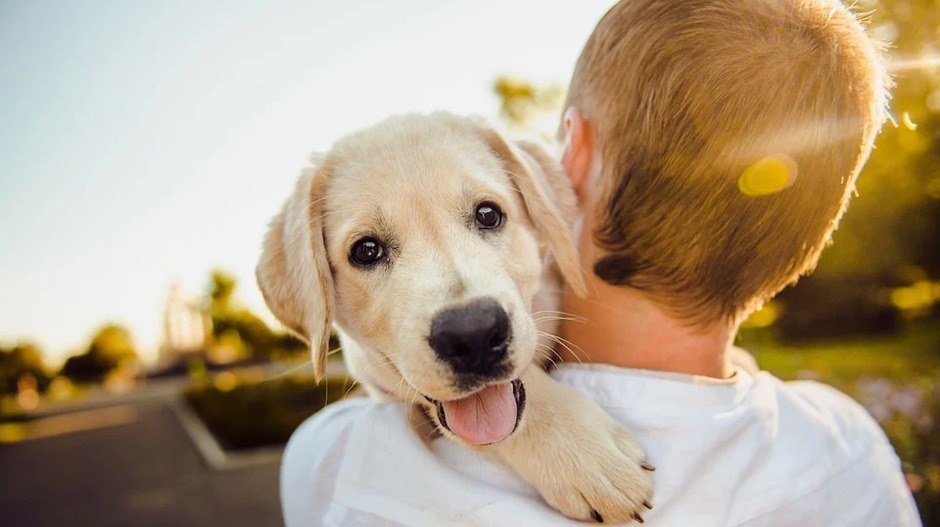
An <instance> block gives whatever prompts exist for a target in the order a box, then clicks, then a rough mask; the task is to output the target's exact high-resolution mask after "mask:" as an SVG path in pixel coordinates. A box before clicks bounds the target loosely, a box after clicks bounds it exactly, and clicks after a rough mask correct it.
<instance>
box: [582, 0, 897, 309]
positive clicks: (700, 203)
mask: <svg viewBox="0 0 940 527" xmlns="http://www.w3.org/2000/svg"><path fill="white" fill-rule="evenodd" d="M888 83H889V80H888V77H887V74H886V72H885V68H884V66H883V63H882V60H881V54H880V51H879V48H878V46H877V45H876V43H875V42H874V41H872V40H871V39H870V38H869V37H868V36H867V35H866V33H865V31H864V29H863V27H862V25H861V24H860V23H859V21H858V20H857V19H856V18H855V17H854V16H853V15H852V13H851V12H849V10H848V9H846V8H845V7H844V6H843V5H842V4H841V3H839V2H836V1H830V0H817V1H802V0H684V1H682V2H675V1H671V0H624V1H621V2H620V3H618V4H617V5H615V6H614V7H613V8H611V9H610V11H609V12H608V13H607V14H606V15H605V16H604V18H603V19H602V20H601V21H600V23H599V24H598V25H597V28H596V29H595V30H594V33H593V34H592V35H591V37H590V39H589V40H588V42H587V44H586V45H585V48H584V50H583V52H582V54H581V57H580V58H579V60H578V63H577V66H576V69H575V72H574V76H573V77H572V81H571V85H570V88H569V92H568V101H567V105H566V106H568V107H571V106H574V107H577V108H578V109H579V110H580V111H581V112H582V114H583V115H584V116H585V117H586V118H587V119H588V121H589V122H590V123H591V124H592V125H593V129H594V131H595V134H596V143H595V144H597V145H598V148H599V149H600V150H599V155H600V159H601V169H602V172H601V181H602V184H603V189H602V196H604V199H603V201H602V202H601V205H603V206H602V207H600V209H601V210H600V212H599V215H600V216H599V217H598V218H597V222H598V223H597V224H598V227H597V229H596V231H595V232H594V238H595V241H596V243H597V245H598V246H599V247H600V248H601V249H602V250H603V251H604V255H603V256H602V257H601V258H600V259H599V260H598V261H597V262H596V263H595V265H594V272H595V273H596V274H597V275H598V276H599V277H600V278H602V279H604V280H605V281H607V282H608V283H611V284H615V285H626V286H630V287H633V288H636V289H638V290H641V291H645V292H647V293H649V294H651V295H653V296H654V297H656V298H659V299H661V300H662V301H663V303H664V304H665V305H666V306H667V307H669V308H670V309H671V310H673V311H674V312H675V313H676V314H677V315H678V316H680V317H682V318H685V319H687V320H690V321H692V322H693V323H700V324H701V323H709V322H712V321H715V320H719V319H723V318H724V319H732V320H737V319H739V318H740V317H742V316H744V315H746V314H748V313H749V312H750V311H751V310H752V309H754V308H755V307H757V306H759V305H760V304H761V303H762V302H763V301H765V300H766V299H768V298H770V297H772V296H773V295H775V294H776V293H777V292H779V291H780V290H781V289H782V288H783V287H785V286H786V285H787V284H789V283H792V282H794V281H795V280H796V279H797V278H798V277H799V276H800V275H801V274H804V273H807V272H809V271H810V270H812V269H813V267H814V266H815V264H816V261H817V259H818V258H819V254H820V252H821V251H822V248H823V246H824V245H825V244H826V242H827V241H828V239H829V237H830V235H831V233H832V231H833V230H834V229H835V227H836V224H837V222H838V220H839V218H840V217H841V215H842V213H843V212H844V210H845V208H846V206H847V203H848V200H849V197H850V195H851V193H852V192H853V187H854V181H855V178H856V176H857V175H858V172H859V170H860V169H861V166H862V165H863V164H864V162H865V160H866V159H867V156H868V153H869V151H870V150H871V148H872V143H873V141H874V138H875V135H876V134H877V132H878V130H879V129H880V127H881V124H882V122H883V121H884V118H885V115H886V113H885V104H886V99H887V95H886V93H887V85H888ZM762 171H763V172H765V173H764V174H763V175H762ZM768 171H769V172H768ZM781 171H783V174H781ZM781 176H782V179H781ZM755 177H756V178H757V182H756V183H754V181H751V182H750V183H748V181H750V180H753V179H754V178H755ZM761 178H763V179H764V180H769V181H770V183H769V187H768V183H767V182H766V181H764V182H762V181H761ZM750 187H756V189H755V188H750Z"/></svg>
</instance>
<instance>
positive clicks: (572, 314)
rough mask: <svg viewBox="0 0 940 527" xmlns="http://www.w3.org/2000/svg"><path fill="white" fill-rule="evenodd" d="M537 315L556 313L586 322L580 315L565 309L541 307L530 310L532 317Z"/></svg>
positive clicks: (569, 318)
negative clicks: (536, 309)
mask: <svg viewBox="0 0 940 527" xmlns="http://www.w3.org/2000/svg"><path fill="white" fill-rule="evenodd" d="M539 315H557V316H559V317H565V318H566V319H568V320H580V321H582V322H587V320H588V319H586V318H584V317H582V316H579V315H575V314H574V313H568V312H567V311H552V310H550V309H542V310H539V311H533V312H532V316H533V317H537V316H539Z"/></svg>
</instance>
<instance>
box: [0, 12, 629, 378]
mask: <svg viewBox="0 0 940 527" xmlns="http://www.w3.org/2000/svg"><path fill="white" fill-rule="evenodd" d="M612 3H613V0H578V1H577V2H575V1H556V2H549V1H535V0H513V1H505V0H503V1H491V0H467V1H464V0H460V1H446V0H445V1H440V0H439V1H432V0H400V1H390V2H363V1H360V2H353V1H349V0H347V1H339V0H335V1H326V0H307V1H300V0H296V1H295V0H291V1H260V0H258V1H253V2H249V1H240V0H234V1H233V0H226V1H221V0H203V1H199V2H182V1H173V0H165V1H156V0H136V1H134V2H121V1H118V0H111V1H102V0H85V1H82V2H74V1H70V0H63V1H52V0H21V1H17V0H13V1H5V2H2V3H0V101H2V102H0V345H12V344H15V343H16V342H19V341H22V340H28V341H31V342H35V343H37V344H39V345H40V346H41V347H42V348H43V349H44V350H45V351H46V353H47V361H48V362H49V363H50V364H52V365H55V364H58V363H59V362H61V361H62V360H64V358H65V357H67V356H68V355H71V354H74V353H77V352H80V351H81V350H82V348H83V347H84V346H85V345H86V344H87V342H88V340H89V338H90V337H91V335H92V334H93V333H94V331H95V330H96V329H97V328H98V327H100V326H101V325H103V324H105V323H110V322H116V323H120V324H123V325H125V326H126V327H128V328H129V329H130V330H131V332H132V334H133V335H134V338H135V342H136V343H137V345H138V347H139V348H140V351H141V355H142V357H143V358H144V359H145V360H152V359H153V358H154V357H155V353H156V349H157V347H158V345H159V342H160V327H161V316H162V311H163V305H164V302H165V300H166V297H167V294H168V292H169V288H170V285H171V284H172V283H174V282H175V283H179V284H180V285H181V287H182V289H183V290H184V291H187V292H189V293H191V294H198V293H199V292H201V291H203V290H204V289H205V285H206V283H207V280H208V275H209V272H210V270H211V269H213V268H221V269H224V270H226V271H229V272H231V273H233V274H234V275H235V276H236V277H237V278H238V281H239V287H238V290H237V293H236V294H237V297H238V299H239V300H240V301H241V302H242V303H243V304H245V305H246V307H248V308H249V309H251V310H253V311H255V312H256V313H259V314H261V315H262V316H263V317H264V318H266V319H267V320H269V321H273V317H272V316H271V315H270V313H269V312H268V311H267V309H266V308H265V307H264V302H263V301H262V299H261V295H260V293H259V292H258V290H257V286H256V285H255V282H254V274H253V273H254V266H255V263H256V261H257V259H258V255H259V252H260V243H261V239H262V237H263V235H264V231H265V227H266V224H267V222H268V220H269V219H270V218H271V217H272V216H273V215H274V214H275V213H276V212H277V211H278V209H279V208H280V205H281V203H283V201H284V200H285V199H286V198H287V196H288V193H289V192H290V189H291V188H292V186H293V182H294V181H295V179H296V177H297V175H298V174H299V169H300V168H301V167H302V166H303V164H304V162H305V160H306V159H307V158H308V156H309V154H310V153H311V152H317V151H325V150H327V149H329V147H330V145H331V144H332V143H333V142H334V141H335V140H337V139H339V138H340V137H342V136H343V135H345V134H347V133H349V132H351V131H353V130H356V129H359V128H362V127H365V126H368V125H370V124H372V123H375V122H377V121H379V120H381V119H382V118H384V117H386V116H389V115H394V114H399V113H405V112H428V111H433V110H439V109H443V110H449V111H452V112H456V113H461V114H476V115H482V116H484V117H487V118H490V119H495V118H496V116H497V111H498V100H497V99H496V97H495V95H493V93H492V88H491V87H492V82H493V79H494V78H495V77H496V76H497V75H499V74H504V73H508V74H512V75H517V76H521V77H524V78H528V79H530V80H532V81H535V82H537V83H561V84H562V85H565V84H567V80H568V78H569V76H570V74H571V71H572V70H573V68H574V63H575V61H576V60H577V56H578V53H579V52H580V50H581V47H582V45H583V44H584V41H585V40H586V39H587V37H588V35H589V34H590V32H591V30H592V29H593V27H594V24H595V23H596V22H597V20H598V19H599V18H600V17H601V16H602V15H603V13H604V12H605V11H606V10H607V8H608V7H609V6H610V5H611V4H612Z"/></svg>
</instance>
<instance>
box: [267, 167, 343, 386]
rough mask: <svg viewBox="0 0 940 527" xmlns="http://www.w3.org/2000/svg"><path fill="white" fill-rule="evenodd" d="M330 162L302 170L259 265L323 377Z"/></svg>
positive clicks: (279, 310)
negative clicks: (325, 208)
mask: <svg viewBox="0 0 940 527" xmlns="http://www.w3.org/2000/svg"><path fill="white" fill-rule="evenodd" d="M326 167H327V165H326V163H324V164H323V165H321V166H320V167H316V166H313V167H308V168H306V169H304V171H303V172H302V173H301V176H300V178H299V179H298V180H297V186H296V187H295V188H294V192H293V194H291V196H290V198H288V200H287V202H286V203H285V204H284V208H283V209H282V210H281V212H280V214H278V215H277V216H275V217H274V219H273V220H271V224H270V226H269V228H268V234H267V236H265V239H264V247H263V249H262V252H261V259H260V260H259V262H258V267H257V268H256V269H255V276H256V278H257V280H258V287H259V288H260V289H261V293H262V295H263V296H264V300H265V302H266V303H267V304H268V308H270V309H271V312H272V313H274V316H276V317H277V318H278V320H280V321H281V322H282V323H283V324H284V325H285V326H287V327H288V328H290V329H291V330H292V331H293V332H294V333H296V334H297V335H299V336H300V337H301V338H303V339H304V340H305V341H306V342H307V343H308V344H309V345H310V351H311V352H312V353H313V373H314V376H315V377H316V379H317V381H320V380H321V379H323V376H324V374H325V370H326V356H327V352H328V351H329V346H330V330H331V327H332V322H333V298H334V297H333V277H332V273H331V270H330V263H329V261H328V260H327V257H326V246H325V243H324V239H323V218H322V216H323V206H322V196H323V195H324V190H325V188H326V181H327V168H326Z"/></svg>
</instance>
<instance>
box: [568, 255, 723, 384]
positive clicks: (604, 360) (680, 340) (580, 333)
mask: <svg viewBox="0 0 940 527" xmlns="http://www.w3.org/2000/svg"><path fill="white" fill-rule="evenodd" d="M586 279H587V282H588V284H587V285H588V291H589V292H590V296H589V297H588V298H585V299H582V298H577V297H576V296H575V295H573V294H570V293H566V294H565V295H564V298H563V300H562V308H561V310H562V311H564V312H565V313H567V314H570V315H574V316H575V317H579V318H578V320H564V321H562V324H561V328H560V332H561V336H562V337H563V338H565V339H566V340H567V341H568V342H569V347H570V348H571V350H566V349H565V347H564V346H561V347H560V350H559V351H560V354H561V356H562V360H564V361H566V362H591V363H601V364H610V365H613V366H620V367H624V368H636V369H644V370H658V371H669V372H677V373H686V374H691V375H702V376H706V377H715V378H719V379H726V378H728V377H730V376H731V374H732V372H733V369H732V365H731V360H730V351H731V348H732V346H733V343H734V337H735V334H736V327H734V326H733V325H731V324H724V323H718V324H713V325H711V326H709V327H708V328H706V329H705V330H702V329H696V328H690V327H688V326H687V325H684V324H683V323H682V322H680V321H678V320H676V319H675V318H673V317H671V316H669V315H668V314H667V313H666V312H665V311H663V310H662V309H661V308H660V307H659V306H658V305H657V304H656V303H654V302H653V301H652V300H650V299H649V298H647V297H646V296H644V295H642V294H640V293H639V292H637V291H636V290H633V289H630V288H626V287H616V286H611V285H609V284H607V283H605V282H604V281H602V280H600V279H599V278H597V276H595V275H594V274H593V273H588V276H587V277H586ZM581 319H583V320H581Z"/></svg>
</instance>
